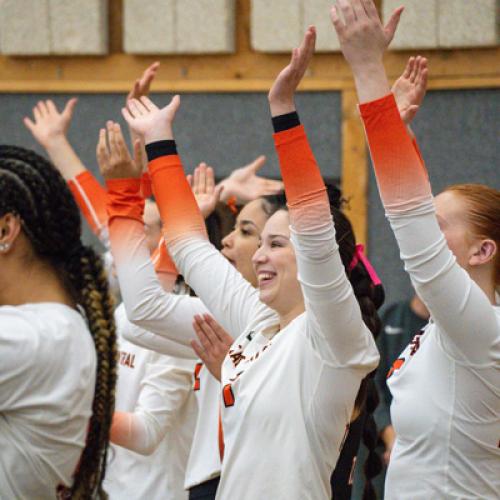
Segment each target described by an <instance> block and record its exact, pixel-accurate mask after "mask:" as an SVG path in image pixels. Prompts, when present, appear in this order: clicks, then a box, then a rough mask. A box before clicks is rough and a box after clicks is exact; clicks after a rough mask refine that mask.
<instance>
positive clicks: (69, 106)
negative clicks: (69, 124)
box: [62, 97, 78, 120]
mask: <svg viewBox="0 0 500 500" xmlns="http://www.w3.org/2000/svg"><path fill="white" fill-rule="evenodd" d="M77 102H78V99H77V98H76V97H73V98H71V99H70V100H69V101H68V102H67V103H66V106H64V109H63V112H62V114H63V115H64V116H65V117H66V118H68V119H69V120H71V118H72V117H73V111H74V110H75V106H76V103H77Z"/></svg>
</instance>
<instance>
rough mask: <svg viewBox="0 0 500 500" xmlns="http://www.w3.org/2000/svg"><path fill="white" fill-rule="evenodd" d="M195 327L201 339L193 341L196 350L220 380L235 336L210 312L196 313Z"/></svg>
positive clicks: (209, 369)
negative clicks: (222, 368) (223, 363)
mask: <svg viewBox="0 0 500 500" xmlns="http://www.w3.org/2000/svg"><path fill="white" fill-rule="evenodd" d="M193 328H194V331H195V333H196V335H197V337H198V339H199V341H200V342H199V343H198V342H197V341H196V340H192V341H191V346H192V347H193V350H194V352H195V353H196V355H197V356H198V357H199V358H200V359H201V360H202V361H203V363H204V364H205V366H206V367H207V368H208V371H209V372H210V373H211V374H212V375H213V376H214V377H215V378H216V379H217V380H220V379H221V367H222V362H223V361H224V358H225V357H226V355H227V353H228V351H229V349H230V347H231V345H232V343H233V338H232V337H231V335H229V333H227V332H226V331H225V330H224V328H222V327H221V326H220V325H219V324H218V323H217V322H216V321H215V320H214V319H213V318H212V317H211V316H209V315H208V314H204V315H203V316H198V315H196V316H195V317H194V320H193Z"/></svg>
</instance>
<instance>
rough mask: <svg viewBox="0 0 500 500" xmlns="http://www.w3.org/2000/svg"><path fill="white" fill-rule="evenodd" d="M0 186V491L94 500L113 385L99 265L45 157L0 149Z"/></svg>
mask: <svg viewBox="0 0 500 500" xmlns="http://www.w3.org/2000/svg"><path fill="white" fill-rule="evenodd" d="M0 191H1V192H2V196H1V199H0V267H1V268H2V273H1V277H0V282H1V286H0V290H1V291H0V325H1V326H0V357H1V363H0V386H1V387H2V390H1V397H0V400H1V402H0V412H1V417H2V418H0V428H1V431H0V443H1V446H2V453H1V454H0V484H1V490H2V496H5V498H19V499H31V498H55V497H56V496H57V495H62V496H63V497H64V498H66V497H67V495H72V496H74V497H75V498H76V497H78V498H91V497H96V496H98V495H100V494H101V492H102V480H103V477H104V472H105V467H106V455H107V447H108V433H109V427H110V425H111V418H112V414H113V406H114V386H115V379H116V367H115V365H116V344H115V328H114V321H113V312H112V304H111V299H110V296H109V293H108V286H107V282H106V277H105V274H104V271H103V268H102V264H101V261H100V259H99V258H98V257H97V255H96V254H95V252H94V251H93V250H92V249H91V248H89V247H86V246H84V245H83V244H82V242H81V239H80V232H81V223H80V217H79V213H78V208H77V206H76V204H75V202H74V201H73V198H72V196H71V193H70V192H69V190H68V188H67V186H66V184H65V182H64V180H63V178H62V177H61V175H60V174H59V173H58V172H57V170H56V169H55V168H54V167H53V166H52V165H51V164H50V163H49V162H47V160H45V159H44V158H42V157H40V156H38V155H37V154H35V153H34V152H32V151H29V150H26V149H22V148H18V147H14V146H2V147H1V148H0Z"/></svg>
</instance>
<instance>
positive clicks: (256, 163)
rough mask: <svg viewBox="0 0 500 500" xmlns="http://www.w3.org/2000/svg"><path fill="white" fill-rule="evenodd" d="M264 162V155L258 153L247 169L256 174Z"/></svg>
mask: <svg viewBox="0 0 500 500" xmlns="http://www.w3.org/2000/svg"><path fill="white" fill-rule="evenodd" d="M265 163H266V157H265V156H264V155H260V156H258V157H257V158H255V160H254V161H253V162H252V163H250V165H248V166H249V170H251V171H252V172H253V173H254V174H256V173H257V172H258V171H259V170H260V169H261V168H262V167H263V166H264V164H265Z"/></svg>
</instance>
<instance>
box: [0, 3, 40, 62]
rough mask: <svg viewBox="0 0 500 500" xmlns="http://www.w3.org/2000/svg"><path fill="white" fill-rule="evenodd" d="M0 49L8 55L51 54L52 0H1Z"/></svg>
mask: <svg viewBox="0 0 500 500" xmlns="http://www.w3.org/2000/svg"><path fill="white" fill-rule="evenodd" d="M0 50H1V51H2V53H3V54H6V55H22V56H28V55H30V56H31V55H36V56H38V55H48V54H50V29H49V0H38V1H36V2H33V0H2V1H1V2H0Z"/></svg>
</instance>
